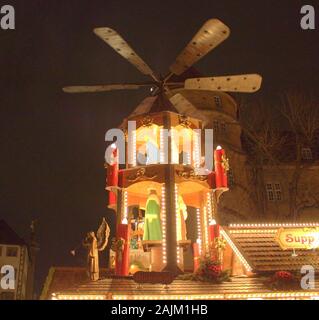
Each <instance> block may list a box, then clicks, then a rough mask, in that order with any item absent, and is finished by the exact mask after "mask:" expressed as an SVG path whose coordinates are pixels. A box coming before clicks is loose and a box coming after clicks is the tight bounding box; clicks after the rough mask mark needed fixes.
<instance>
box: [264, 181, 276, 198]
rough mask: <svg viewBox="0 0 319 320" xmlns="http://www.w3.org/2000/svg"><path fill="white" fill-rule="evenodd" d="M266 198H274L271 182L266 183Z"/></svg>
mask: <svg viewBox="0 0 319 320" xmlns="http://www.w3.org/2000/svg"><path fill="white" fill-rule="evenodd" d="M266 191H267V198H268V200H269V201H274V200H275V195H274V189H273V187H272V184H271V183H267V184H266Z"/></svg>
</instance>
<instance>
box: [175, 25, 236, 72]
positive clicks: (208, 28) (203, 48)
mask: <svg viewBox="0 0 319 320" xmlns="http://www.w3.org/2000/svg"><path fill="white" fill-rule="evenodd" d="M229 34H230V30H229V28H228V27H227V26H226V25H225V24H223V23H222V22H221V21H219V20H217V19H210V20H208V21H207V22H206V23H205V24H204V25H203V26H202V27H201V29H200V30H199V31H198V32H197V33H196V35H195V36H194V37H193V39H192V40H191V41H190V42H189V44H188V45H187V46H186V47H185V48H184V50H183V51H182V52H181V53H180V54H179V56H178V57H177V58H176V60H175V62H174V63H173V64H172V65H171V66H170V68H169V70H170V71H171V72H172V73H174V74H176V75H180V74H182V73H183V72H184V71H186V70H187V69H188V68H190V67H191V66H192V65H193V64H194V63H195V62H197V61H198V60H200V59H201V58H202V57H204V56H205V55H206V54H207V53H208V52H210V51H211V50H213V49H214V48H216V47H217V46H218V45H219V44H220V43H221V42H223V41H224V40H226V39H227V38H228V36H229Z"/></svg>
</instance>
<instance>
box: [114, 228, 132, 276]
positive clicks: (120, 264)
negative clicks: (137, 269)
mask: <svg viewBox="0 0 319 320" xmlns="http://www.w3.org/2000/svg"><path fill="white" fill-rule="evenodd" d="M116 234H117V240H122V241H123V242H124V243H123V246H122V247H121V248H120V249H119V250H118V251H117V252H116V260H115V272H116V274H117V275H119V276H127V275H128V272H129V255H130V250H129V249H130V243H129V225H128V224H123V223H121V224H119V225H118V226H117V233H116Z"/></svg>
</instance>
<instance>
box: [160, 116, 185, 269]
mask: <svg viewBox="0 0 319 320" xmlns="http://www.w3.org/2000/svg"><path fill="white" fill-rule="evenodd" d="M164 129H167V130H170V129H171V118H170V113H168V112H165V114H164ZM171 147H172V141H171V137H170V135H169V136H168V148H167V149H168V157H167V158H168V164H165V191H166V192H165V197H166V199H165V207H166V255H167V264H166V266H165V267H164V269H163V271H169V272H172V273H175V274H180V273H182V271H181V269H180V268H179V267H178V264H177V255H176V248H177V245H178V243H177V234H176V205H175V166H174V165H173V164H171V162H172V148H171Z"/></svg>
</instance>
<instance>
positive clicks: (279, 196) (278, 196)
mask: <svg viewBox="0 0 319 320" xmlns="http://www.w3.org/2000/svg"><path fill="white" fill-rule="evenodd" d="M275 198H276V200H277V201H281V200H282V194H281V186H280V183H275Z"/></svg>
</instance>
